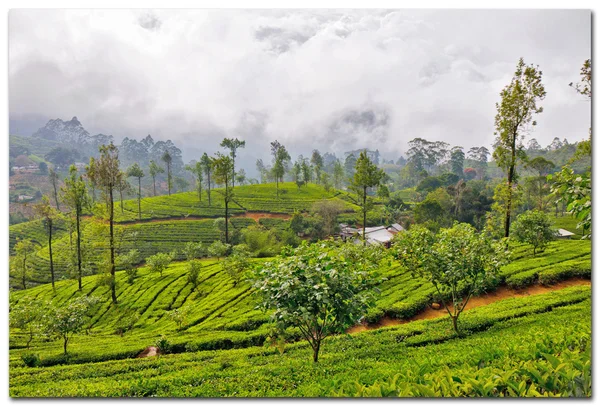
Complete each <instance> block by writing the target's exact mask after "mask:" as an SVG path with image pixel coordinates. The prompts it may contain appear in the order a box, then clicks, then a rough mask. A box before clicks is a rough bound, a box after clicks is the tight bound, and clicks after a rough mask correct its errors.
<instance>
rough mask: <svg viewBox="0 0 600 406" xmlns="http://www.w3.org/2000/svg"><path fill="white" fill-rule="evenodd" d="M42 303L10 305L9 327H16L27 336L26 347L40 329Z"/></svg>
mask: <svg viewBox="0 0 600 406" xmlns="http://www.w3.org/2000/svg"><path fill="white" fill-rule="evenodd" d="M43 308H44V305H43V304H42V303H38V302H35V301H34V302H30V303H24V304H23V303H19V304H17V305H16V306H14V307H13V306H11V308H10V313H9V320H10V327H11V328H18V329H21V331H23V332H25V333H26V334H27V336H28V339H27V349H29V346H30V345H31V342H32V341H33V338H34V337H35V336H36V334H39V333H40V332H41V329H42V322H43V313H42V309H43Z"/></svg>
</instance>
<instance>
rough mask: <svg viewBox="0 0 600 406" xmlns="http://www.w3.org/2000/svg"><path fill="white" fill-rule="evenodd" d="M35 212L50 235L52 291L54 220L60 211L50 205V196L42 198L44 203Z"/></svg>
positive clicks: (39, 204) (35, 208)
mask: <svg viewBox="0 0 600 406" xmlns="http://www.w3.org/2000/svg"><path fill="white" fill-rule="evenodd" d="M33 211H34V213H35V215H36V217H37V218H39V219H41V220H42V222H43V223H44V228H45V229H46V233H47V235H48V257H49V259H50V278H51V281H52V289H55V287H54V257H53V255H52V231H53V230H54V220H56V219H57V218H58V217H59V211H58V210H56V209H54V208H53V207H52V206H51V205H50V199H48V196H42V201H41V202H39V203H37V204H35V205H34V206H33Z"/></svg>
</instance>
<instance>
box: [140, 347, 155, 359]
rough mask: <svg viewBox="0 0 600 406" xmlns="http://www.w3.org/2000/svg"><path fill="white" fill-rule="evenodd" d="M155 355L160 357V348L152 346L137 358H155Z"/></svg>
mask: <svg viewBox="0 0 600 406" xmlns="http://www.w3.org/2000/svg"><path fill="white" fill-rule="evenodd" d="M155 355H158V348H156V347H154V346H150V347H148V348H146V349H145V350H144V351H142V352H141V353H140V354H139V355H138V356H137V357H138V358H146V357H154V356H155Z"/></svg>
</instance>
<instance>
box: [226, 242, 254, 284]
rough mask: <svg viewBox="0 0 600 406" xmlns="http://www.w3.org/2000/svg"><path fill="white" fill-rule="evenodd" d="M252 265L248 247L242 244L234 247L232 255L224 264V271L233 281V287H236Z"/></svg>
mask: <svg viewBox="0 0 600 406" xmlns="http://www.w3.org/2000/svg"><path fill="white" fill-rule="evenodd" d="M251 265H252V264H251V263H250V251H249V250H248V246H247V245H246V244H240V245H236V246H235V247H233V249H232V252H231V255H230V256H228V257H227V258H226V259H225V261H224V263H223V269H225V272H227V274H228V275H229V276H230V277H231V279H233V286H236V285H237V284H238V283H239V282H240V281H241V280H242V278H243V276H244V273H245V272H246V271H247V270H249V269H250V267H251Z"/></svg>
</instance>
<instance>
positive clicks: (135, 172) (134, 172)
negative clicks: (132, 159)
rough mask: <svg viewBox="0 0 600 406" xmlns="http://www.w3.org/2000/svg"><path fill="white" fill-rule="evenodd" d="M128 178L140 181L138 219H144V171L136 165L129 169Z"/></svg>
mask: <svg viewBox="0 0 600 406" xmlns="http://www.w3.org/2000/svg"><path fill="white" fill-rule="evenodd" d="M127 176H128V177H133V178H137V180H138V219H139V220H141V219H142V178H143V177H144V176H145V174H144V171H143V170H142V168H141V167H140V166H139V165H138V163H137V162H136V163H134V164H133V165H131V166H130V167H129V168H128V169H127Z"/></svg>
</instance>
